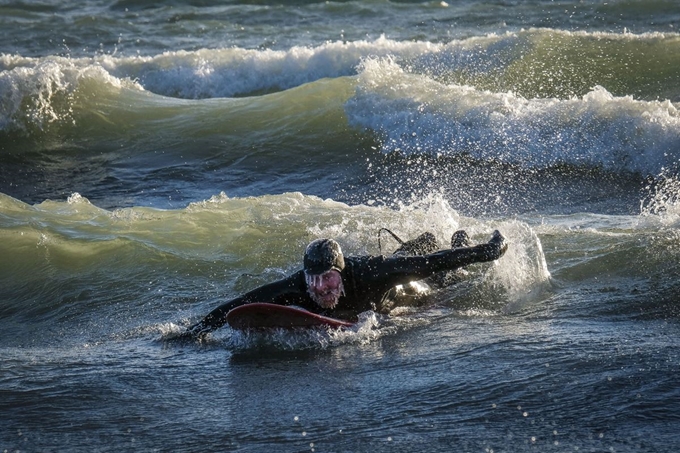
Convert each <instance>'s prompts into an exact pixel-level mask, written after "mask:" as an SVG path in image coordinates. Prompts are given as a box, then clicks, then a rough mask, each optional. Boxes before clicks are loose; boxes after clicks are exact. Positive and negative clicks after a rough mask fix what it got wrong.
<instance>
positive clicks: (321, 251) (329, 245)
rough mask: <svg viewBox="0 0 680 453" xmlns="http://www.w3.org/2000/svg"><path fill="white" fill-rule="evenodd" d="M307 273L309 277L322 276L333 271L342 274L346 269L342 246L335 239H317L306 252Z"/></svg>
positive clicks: (305, 265) (305, 266) (305, 264)
mask: <svg viewBox="0 0 680 453" xmlns="http://www.w3.org/2000/svg"><path fill="white" fill-rule="evenodd" d="M304 268H305V272H306V273H307V274H308V275H321V274H323V273H324V272H327V271H329V270H331V269H335V270H337V271H339V272H341V271H342V270H343V269H344V268H345V258H344V257H343V256H342V250H341V249H340V244H338V243H337V242H335V241H334V240H333V239H316V240H314V241H312V242H310V243H309V245H308V246H307V249H306V250H305V259H304Z"/></svg>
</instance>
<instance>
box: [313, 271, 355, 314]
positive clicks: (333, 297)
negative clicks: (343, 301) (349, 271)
mask: <svg viewBox="0 0 680 453" xmlns="http://www.w3.org/2000/svg"><path fill="white" fill-rule="evenodd" d="M323 275H324V274H321V275H310V274H308V273H306V272H305V280H306V281H307V293H308V294H309V297H311V298H312V300H313V301H314V302H316V304H317V305H319V306H320V307H321V308H324V309H327V310H329V309H333V308H335V306H336V305H338V300H339V299H340V296H344V295H345V287H344V286H343V284H342V279H341V280H340V283H339V285H338V286H337V287H336V288H327V289H324V290H322V291H319V290H315V288H321V287H322V286H324V282H323Z"/></svg>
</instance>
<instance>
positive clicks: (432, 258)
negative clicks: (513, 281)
mask: <svg viewBox="0 0 680 453" xmlns="http://www.w3.org/2000/svg"><path fill="white" fill-rule="evenodd" d="M506 248H507V245H506V243H505V239H504V238H503V236H501V235H500V233H497V234H496V233H494V237H493V238H492V239H491V241H489V242H488V243H486V244H479V245H476V246H474V247H461V248H455V249H450V250H441V251H439V252H436V253H432V254H429V255H423V256H395V257H390V258H385V257H381V259H377V260H375V261H373V262H372V263H371V264H370V266H369V271H370V272H371V273H372V274H373V283H374V284H377V285H380V286H383V287H384V288H389V287H393V286H396V285H401V284H407V283H409V282H411V281H413V280H421V279H424V278H427V277H430V276H432V275H434V274H436V273H438V272H441V271H449V270H454V269H458V268H459V267H462V266H467V265H468V264H473V263H483V262H486V261H493V260H496V259H498V258H500V257H501V256H502V255H503V253H504V252H505V250H506ZM381 290H382V288H381Z"/></svg>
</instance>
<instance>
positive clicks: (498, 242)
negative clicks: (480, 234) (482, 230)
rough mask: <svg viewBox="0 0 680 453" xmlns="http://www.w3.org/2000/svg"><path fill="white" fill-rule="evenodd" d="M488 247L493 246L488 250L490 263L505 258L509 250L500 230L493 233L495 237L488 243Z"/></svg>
mask: <svg viewBox="0 0 680 453" xmlns="http://www.w3.org/2000/svg"><path fill="white" fill-rule="evenodd" d="M488 245H489V246H491V247H489V249H488V253H489V260H490V261H491V260H497V259H498V258H500V257H501V256H503V255H504V254H505V252H506V251H507V250H508V243H507V241H506V240H505V238H504V237H503V235H502V234H501V232H500V231H498V230H496V231H494V232H493V235H492V236H491V240H490V241H489V242H488Z"/></svg>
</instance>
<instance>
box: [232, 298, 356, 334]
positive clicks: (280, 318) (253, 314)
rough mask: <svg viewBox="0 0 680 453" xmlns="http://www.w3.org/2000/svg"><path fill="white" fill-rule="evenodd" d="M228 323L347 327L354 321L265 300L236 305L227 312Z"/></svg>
mask: <svg viewBox="0 0 680 453" xmlns="http://www.w3.org/2000/svg"><path fill="white" fill-rule="evenodd" d="M227 323H228V324H229V326H230V327H231V328H232V329H236V330H249V329H276V328H282V329H300V328H314V327H330V328H335V329H338V328H346V327H352V326H353V325H354V323H352V322H349V321H344V320H342V319H336V318H330V317H328V316H322V315H318V314H316V313H312V312H311V311H307V310H305V309H303V308H300V307H293V306H288V305H277V304H270V303H264V302H257V303H251V304H246V305H241V306H240V307H236V308H234V309H233V310H231V311H230V312H229V313H227Z"/></svg>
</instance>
